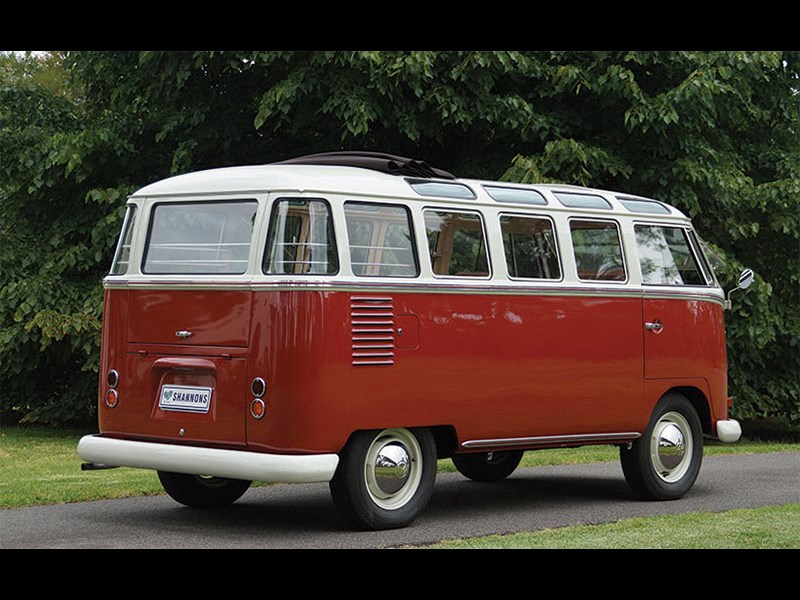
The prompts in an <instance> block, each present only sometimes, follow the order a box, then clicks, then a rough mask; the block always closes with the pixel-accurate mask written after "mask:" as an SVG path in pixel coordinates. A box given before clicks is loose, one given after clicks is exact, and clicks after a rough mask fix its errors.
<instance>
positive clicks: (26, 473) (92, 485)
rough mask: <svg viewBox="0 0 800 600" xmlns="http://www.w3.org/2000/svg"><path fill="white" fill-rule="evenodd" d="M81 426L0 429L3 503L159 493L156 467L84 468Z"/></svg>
mask: <svg viewBox="0 0 800 600" xmlns="http://www.w3.org/2000/svg"><path fill="white" fill-rule="evenodd" d="M80 437H81V433H80V432H76V431H67V432H65V431H59V430H49V429H43V428H38V427H36V428H26V427H11V428H3V429H0V508H17V507H21V506H32V505H40V504H59V503H62V502H80V501H83V500H100V499H105V498H123V497H126V496H138V495H149V494H159V493H161V492H162V491H163V490H162V488H161V484H160V483H159V481H158V477H157V476H156V474H155V472H154V471H147V470H143V469H109V470H104V471H81V462H82V461H81V458H80V457H79V456H78V454H77V452H76V451H75V448H76V446H77V444H78V440H79V439H80Z"/></svg>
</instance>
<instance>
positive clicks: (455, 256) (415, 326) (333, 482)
mask: <svg viewBox="0 0 800 600" xmlns="http://www.w3.org/2000/svg"><path fill="white" fill-rule="evenodd" d="M751 278H752V274H750V275H749V276H746V277H744V279H743V282H742V284H741V286H740V287H746V285H748V284H749V281H750V279H751ZM104 286H105V306H104V319H103V334H102V358H101V367H100V368H101V376H100V390H99V403H98V406H99V430H100V433H99V434H97V435H92V436H87V437H85V438H83V439H82V440H81V441H80V443H79V446H78V452H79V454H80V456H81V457H82V458H83V459H84V460H85V461H87V463H86V464H85V465H84V467H85V468H99V467H106V466H128V467H139V468H145V469H154V470H157V471H158V474H159V477H160V479H161V482H162V483H163V485H164V488H165V489H166V491H167V493H168V494H169V495H170V496H172V497H173V498H174V499H175V500H177V501H178V502H181V503H183V504H186V505H189V506H203V507H214V506H220V505H225V504H228V503H231V502H234V501H235V500H236V499H238V498H239V497H240V496H241V495H242V494H243V493H244V492H245V491H246V490H247V488H248V486H249V485H250V482H251V481H253V480H258V481H267V482H330V489H331V493H332V496H333V500H334V502H335V505H336V506H337V508H338V509H339V510H340V512H341V514H342V516H343V518H344V519H345V520H346V522H347V523H348V524H350V525H352V526H355V527H358V528H372V529H380V528H391V527H400V526H405V525H407V524H409V523H410V522H411V521H412V520H413V519H414V518H415V517H417V516H418V515H419V514H420V512H421V511H422V510H423V508H424V507H425V505H426V503H427V502H428V499H429V498H430V496H431V493H432V491H433V487H434V479H435V475H436V466H437V459H440V458H445V457H449V458H451V459H452V460H453V462H454V463H455V466H456V468H457V469H458V471H460V472H461V473H462V474H463V475H465V476H466V477H468V478H471V479H475V480H481V481H491V480H499V479H502V478H505V477H507V476H508V475H510V474H511V473H512V472H513V471H514V469H515V468H516V467H517V465H518V464H519V462H520V458H521V456H522V453H523V452H524V451H526V450H533V449H537V448H551V447H577V446H582V445H586V444H613V445H617V446H619V448H620V457H621V462H622V467H623V471H624V475H625V478H626V480H627V481H628V483H629V484H630V486H631V487H632V489H633V490H634V491H635V492H636V493H637V494H638V495H640V496H642V497H645V498H651V499H673V498H678V497H681V496H683V495H684V494H685V493H686V492H687V491H688V490H689V489H690V488H691V486H692V485H693V483H694V481H695V478H696V477H697V474H698V471H699V469H700V464H701V460H702V455H703V438H704V436H709V437H712V438H716V439H720V440H722V441H725V442H735V441H736V440H737V439H738V438H739V437H740V434H741V429H740V427H739V424H738V423H737V422H736V421H735V420H732V419H729V418H728V408H729V400H728V393H727V375H726V353H725V336H724V325H723V309H724V307H725V303H726V299H725V295H724V293H723V291H722V290H721V289H720V287H719V285H718V283H717V281H716V279H715V276H714V273H713V271H712V269H711V268H710V266H709V263H708V261H707V259H706V258H705V257H704V254H703V250H702V248H701V243H700V240H699V239H698V237H697V235H696V234H695V232H694V230H693V228H692V225H691V222H690V220H689V219H688V218H687V217H686V216H685V215H683V214H681V212H679V211H678V210H677V209H675V208H673V207H671V206H669V205H667V204H665V203H663V202H659V201H656V200H652V199H648V198H641V197H636V196H631V195H628V194H620V193H616V192H608V191H601V190H595V189H585V188H579V187H573V186H564V185H522V184H509V183H500V182H491V181H478V180H467V179H457V178H455V177H453V176H452V175H450V174H449V173H446V172H444V171H440V170H437V169H433V168H431V167H429V166H427V165H426V164H425V163H420V162H416V161H412V160H407V159H402V158H398V157H393V156H389V155H381V154H371V153H333V154H322V155H312V156H309V157H302V158H299V159H293V160H290V161H285V162H283V163H274V164H269V165H262V166H249V167H234V168H223V169H216V170H209V171H204V172H199V173H192V174H187V175H181V176H177V177H173V178H170V179H166V180H164V181H160V182H157V183H154V184H152V185H149V186H147V187H145V188H143V189H141V190H139V191H138V192H136V193H135V194H133V195H132V196H131V197H130V198H129V199H128V210H127V215H126V217H125V221H124V225H123V228H122V233H121V236H120V240H119V245H118V248H117V251H116V255H115V257H114V261H113V266H112V268H111V272H110V273H109V275H108V276H107V277H106V278H105V280H104Z"/></svg>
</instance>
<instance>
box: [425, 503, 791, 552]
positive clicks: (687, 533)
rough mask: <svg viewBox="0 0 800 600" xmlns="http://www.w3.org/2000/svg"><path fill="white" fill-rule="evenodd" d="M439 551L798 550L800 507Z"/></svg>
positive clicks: (664, 519)
mask: <svg viewBox="0 0 800 600" xmlns="http://www.w3.org/2000/svg"><path fill="white" fill-rule="evenodd" d="M426 548H434V549H447V550H454V549H521V548H526V549H544V548H547V549H553V548H559V549H576V548H581V549H599V548H604V549H605V548H625V549H703V550H709V549H733V548H736V549H765V548H771V549H789V548H792V549H797V548H800V504H787V505H785V506H768V507H764V508H757V509H741V510H730V511H725V512H721V513H708V512H701V513H691V514H685V515H662V516H657V517H643V518H635V519H625V520H623V521H618V522H616V523H608V524H603V525H578V526H573V527H563V528H559V529H545V530H543V531H536V532H521V533H513V534H508V535H491V536H487V537H482V538H474V539H465V540H450V541H443V542H439V543H437V544H433V545H430V546H426Z"/></svg>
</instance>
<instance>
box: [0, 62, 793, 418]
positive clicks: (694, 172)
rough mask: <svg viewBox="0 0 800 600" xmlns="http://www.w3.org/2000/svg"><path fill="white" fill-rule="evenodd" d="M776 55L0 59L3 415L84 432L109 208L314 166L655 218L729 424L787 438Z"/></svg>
mask: <svg viewBox="0 0 800 600" xmlns="http://www.w3.org/2000/svg"><path fill="white" fill-rule="evenodd" d="M799 71H800V53H798V52H783V53H781V52H624V51H614V52H588V51H586V52H561V51H559V52H544V51H540V52H510V51H500V52H455V51H444V52H443V51H418V52H399V51H382V52H357V51H313V52H299V51H267V52H256V51H248V52H245V51H237V52H218V51H214V52H211V51H197V52H99V51H92V52H68V53H63V54H62V53H50V54H47V55H44V56H26V57H15V56H11V55H2V54H0V273H1V279H0V328H1V329H0V377H2V403H3V404H2V406H3V411H4V415H6V416H9V415H11V416H13V417H20V418H23V417H24V418H25V419H27V420H30V421H45V422H48V421H49V422H65V421H70V420H83V419H91V411H92V410H93V406H94V403H95V400H94V398H95V396H96V390H95V389H94V388H95V387H96V369H97V359H98V349H97V345H98V338H99V326H100V314H101V310H100V306H101V299H102V291H101V287H100V280H101V278H102V277H103V275H104V274H105V273H106V272H107V269H108V266H109V264H110V261H111V255H112V253H113V247H114V242H115V237H116V235H117V233H118V231H119V227H120V225H121V218H122V210H123V204H124V201H123V199H124V198H125V196H126V195H127V194H128V193H130V192H131V191H132V190H133V189H136V188H137V187H140V186H142V185H144V184H147V183H149V182H152V181H154V180H157V179H160V178H162V177H165V176H167V175H170V174H176V173H181V172H186V171H189V170H198V169H203V168H210V167H218V166H226V165H235V164H253V163H265V162H270V161H273V160H280V159H283V158H287V157H291V156H296V155H300V154H306V153H311V152H321V151H326V150H336V149H348V148H350V149H356V148H359V149H367V150H382V151H388V152H393V153H396V154H401V155H406V156H413V157H415V158H421V159H423V160H426V161H428V162H429V163H430V164H432V165H435V166H439V167H442V168H445V169H448V170H450V171H453V172H455V173H456V174H460V175H464V176H471V177H486V178H492V179H497V178H499V177H500V176H504V178H505V179H507V180H515V181H529V182H530V181H563V182H567V183H576V184H584V185H591V186H596V187H605V188H612V189H618V190H623V191H626V192H629V193H635V194H642V195H648V196H653V197H656V198H660V199H663V200H665V201H667V202H670V203H672V204H674V205H676V206H678V207H679V208H681V209H682V210H684V211H685V212H686V213H687V214H689V215H690V216H692V218H693V219H694V220H695V223H696V225H697V227H698V229H699V231H700V232H701V233H702V234H703V236H704V237H705V238H706V239H707V240H708V242H709V243H710V244H711V245H712V246H713V247H714V248H715V249H716V251H717V253H718V254H719V255H720V256H721V257H722V258H723V261H724V262H723V264H722V266H721V267H720V270H719V271H718V275H719V277H720V279H721V281H722V282H723V284H724V285H725V287H727V288H730V287H731V286H732V285H733V282H734V281H735V278H736V275H738V271H739V270H740V269H741V268H742V267H743V266H749V267H751V268H753V269H754V270H755V271H756V273H757V283H756V284H755V285H754V286H753V287H752V288H751V289H750V290H748V291H747V292H738V293H737V294H735V295H734V299H735V300H734V309H733V311H731V312H730V313H728V314H727V320H728V323H727V327H728V334H729V338H730V342H729V361H730V366H731V386H730V387H731V393H732V394H733V395H734V396H735V399H736V405H735V411H736V414H737V415H738V416H740V417H745V416H751V417H752V416H763V415H775V414H780V415H790V416H791V417H792V418H793V419H794V420H795V422H800V408H799V406H800V390H799V389H798V386H800V384H799V383H798V364H800V358H798V354H799V352H798V346H799V345H800V342H799V341H798V335H797V333H798V331H800V316H799V315H798V311H799V310H800V309H799V308H798V305H799V304H800V303H799V302H798V297H797V296H798V289H799V288H800V285H799V284H800V281H798V278H800V264H798V262H799V260H800V257H799V256H798V254H799V253H798V247H799V246H800V240H798V237H799V236H800V210H799V209H800V206H798V203H800V200H799V199H800V135H799V132H798V119H800V115H799V113H800V108H799V103H800V95H798V94H797V90H798V88H799V87H800V84H799V83H798V72H799Z"/></svg>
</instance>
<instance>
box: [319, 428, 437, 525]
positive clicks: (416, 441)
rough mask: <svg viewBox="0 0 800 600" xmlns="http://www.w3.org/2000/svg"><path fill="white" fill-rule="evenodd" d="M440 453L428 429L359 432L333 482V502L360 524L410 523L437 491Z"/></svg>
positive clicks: (348, 517) (344, 453)
mask: <svg viewBox="0 0 800 600" xmlns="http://www.w3.org/2000/svg"><path fill="white" fill-rule="evenodd" d="M436 458H437V457H436V443H435V442H434V439H433V435H432V434H431V432H430V431H429V430H428V429H384V430H382V431H360V432H357V433H355V434H353V436H352V437H351V438H350V441H348V443H347V445H346V446H345V448H344V450H343V451H342V453H341V456H340V460H339V466H338V467H337V469H336V473H335V474H334V476H333V479H332V480H331V483H330V489H331V495H332V496H333V501H334V504H335V505H336V507H337V509H338V510H339V512H340V513H341V515H342V517H343V518H344V519H345V521H347V523H348V525H350V526H352V527H355V528H358V529H392V528H397V527H405V526H406V525H408V524H409V523H411V522H412V521H413V520H414V519H415V518H416V517H417V516H418V515H419V514H420V513H421V512H422V510H423V509H424V508H425V506H426V505H427V504H428V500H429V499H430V497H431V494H432V493H433V484H434V480H435V478H436Z"/></svg>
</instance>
